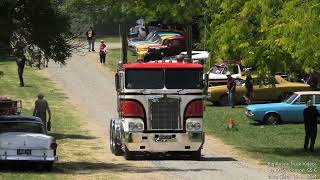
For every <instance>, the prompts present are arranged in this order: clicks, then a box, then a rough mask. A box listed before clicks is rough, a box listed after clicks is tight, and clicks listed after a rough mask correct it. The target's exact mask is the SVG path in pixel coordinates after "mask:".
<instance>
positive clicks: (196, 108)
mask: <svg viewBox="0 0 320 180" xmlns="http://www.w3.org/2000/svg"><path fill="white" fill-rule="evenodd" d="M202 116H203V101H202V100H201V99H197V100H193V101H191V102H190V103H189V104H188V106H187V109H186V111H185V114H184V117H185V118H189V117H202Z"/></svg>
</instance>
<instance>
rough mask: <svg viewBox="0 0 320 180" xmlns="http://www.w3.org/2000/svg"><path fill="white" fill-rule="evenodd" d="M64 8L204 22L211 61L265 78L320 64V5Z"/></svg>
mask: <svg viewBox="0 0 320 180" xmlns="http://www.w3.org/2000/svg"><path fill="white" fill-rule="evenodd" d="M65 7H67V8H66V9H73V10H74V12H75V11H76V10H77V9H79V8H80V9H87V8H88V9H90V10H89V11H88V12H87V13H89V14H88V16H92V18H96V20H98V21H99V20H103V19H106V17H108V18H109V19H115V20H119V21H121V20H124V19H126V18H128V17H131V16H136V17H143V18H145V19H146V20H147V21H151V20H160V21H162V22H164V23H177V24H188V23H190V22H195V21H197V22H200V23H201V26H200V29H201V30H202V41H201V42H202V43H201V47H202V48H205V49H207V50H209V51H210V53H211V58H212V59H214V60H215V61H219V60H222V59H224V60H226V59H227V60H241V62H242V63H243V64H245V65H248V66H253V67H256V68H257V70H258V73H259V74H260V75H268V74H269V75H270V74H275V73H276V72H277V71H296V72H301V71H304V72H312V71H313V70H315V69H316V68H318V67H319V65H320V64H319V63H320V61H319V56H320V55H319V54H320V49H319V48H320V46H319V40H320V3H319V0H308V1H303V0H272V1H270V0H161V1H159V0H139V1H138V0H117V1H116V0H100V1H98V0H70V1H66V6H65ZM88 9H87V10H88Z"/></svg>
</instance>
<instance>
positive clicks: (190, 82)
mask: <svg viewBox="0 0 320 180" xmlns="http://www.w3.org/2000/svg"><path fill="white" fill-rule="evenodd" d="M202 78H203V77H202V69H127V70H126V77H125V87H126V88H127V89H163V88H164V87H166V88H167V89H202V88H203V79H202ZM186 82H187V83H186Z"/></svg>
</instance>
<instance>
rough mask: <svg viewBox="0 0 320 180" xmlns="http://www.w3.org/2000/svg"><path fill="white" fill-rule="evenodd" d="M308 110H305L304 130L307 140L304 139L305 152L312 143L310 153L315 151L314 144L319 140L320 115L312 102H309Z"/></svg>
mask: <svg viewBox="0 0 320 180" xmlns="http://www.w3.org/2000/svg"><path fill="white" fill-rule="evenodd" d="M307 106H308V107H307V108H305V109H304V110H303V118H304V129H305V139H304V150H305V151H307V150H308V146H309V142H310V148H309V150H310V152H313V151H314V144H315V141H316V138H317V130H318V127H317V117H320V114H319V112H318V110H317V107H316V106H313V105H312V101H311V100H308V101H307Z"/></svg>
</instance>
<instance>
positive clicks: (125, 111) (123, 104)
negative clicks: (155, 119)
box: [120, 100, 144, 118]
mask: <svg viewBox="0 0 320 180" xmlns="http://www.w3.org/2000/svg"><path fill="white" fill-rule="evenodd" d="M120 113H121V115H122V116H124V117H140V118H144V111H143V107H142V105H141V104H140V103H139V102H137V101H134V100H121V101H120Z"/></svg>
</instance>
